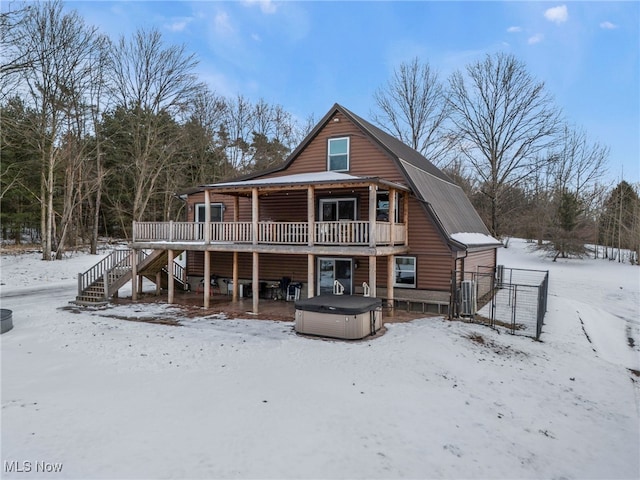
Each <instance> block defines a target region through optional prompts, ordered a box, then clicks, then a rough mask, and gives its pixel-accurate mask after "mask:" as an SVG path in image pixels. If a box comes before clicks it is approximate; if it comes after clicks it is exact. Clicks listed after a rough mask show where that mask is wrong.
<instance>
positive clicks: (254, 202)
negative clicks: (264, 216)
mask: <svg viewBox="0 0 640 480" xmlns="http://www.w3.org/2000/svg"><path fill="white" fill-rule="evenodd" d="M258 201H259V200H258V188H257V187H253V188H252V189H251V236H252V238H251V240H252V242H253V244H254V245H257V244H258V215H259V212H260V208H259V205H258Z"/></svg>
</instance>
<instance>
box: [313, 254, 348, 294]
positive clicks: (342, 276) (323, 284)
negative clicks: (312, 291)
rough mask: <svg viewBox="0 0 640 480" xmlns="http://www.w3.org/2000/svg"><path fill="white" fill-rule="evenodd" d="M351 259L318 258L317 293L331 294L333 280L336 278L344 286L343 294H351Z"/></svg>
mask: <svg viewBox="0 0 640 480" xmlns="http://www.w3.org/2000/svg"><path fill="white" fill-rule="evenodd" d="M352 273H353V261H352V260H351V259H350V258H349V259H343V258H319V259H318V279H317V285H318V294H319V295H331V294H333V282H334V281H336V280H338V281H339V282H340V283H341V284H342V286H343V287H344V294H345V295H351V291H352Z"/></svg>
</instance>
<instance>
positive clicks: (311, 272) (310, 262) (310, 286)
mask: <svg viewBox="0 0 640 480" xmlns="http://www.w3.org/2000/svg"><path fill="white" fill-rule="evenodd" d="M315 270H316V258H315V255H313V254H312V253H310V254H308V255H307V298H311V297H315V296H316V272H315Z"/></svg>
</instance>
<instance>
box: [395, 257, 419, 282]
mask: <svg viewBox="0 0 640 480" xmlns="http://www.w3.org/2000/svg"><path fill="white" fill-rule="evenodd" d="M399 258H401V259H405V258H407V259H411V260H413V283H412V284H411V283H400V282H398V275H399V273H400V272H401V271H402V269H400V268H398V259H399ZM393 264H394V267H393V268H394V275H393V286H394V287H398V288H416V285H417V280H418V261H417V259H416V257H413V256H410V255H397V256H396V257H394V259H393ZM406 271H408V272H410V271H411V270H408V269H407V270H406Z"/></svg>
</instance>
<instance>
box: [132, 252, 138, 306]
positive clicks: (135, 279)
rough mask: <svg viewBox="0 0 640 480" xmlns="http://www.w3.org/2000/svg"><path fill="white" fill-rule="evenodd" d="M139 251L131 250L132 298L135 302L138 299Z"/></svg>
mask: <svg viewBox="0 0 640 480" xmlns="http://www.w3.org/2000/svg"><path fill="white" fill-rule="evenodd" d="M137 260H138V252H137V251H136V250H134V249H132V250H131V300H133V301H134V302H135V301H136V300H137V299H138V265H137Z"/></svg>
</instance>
